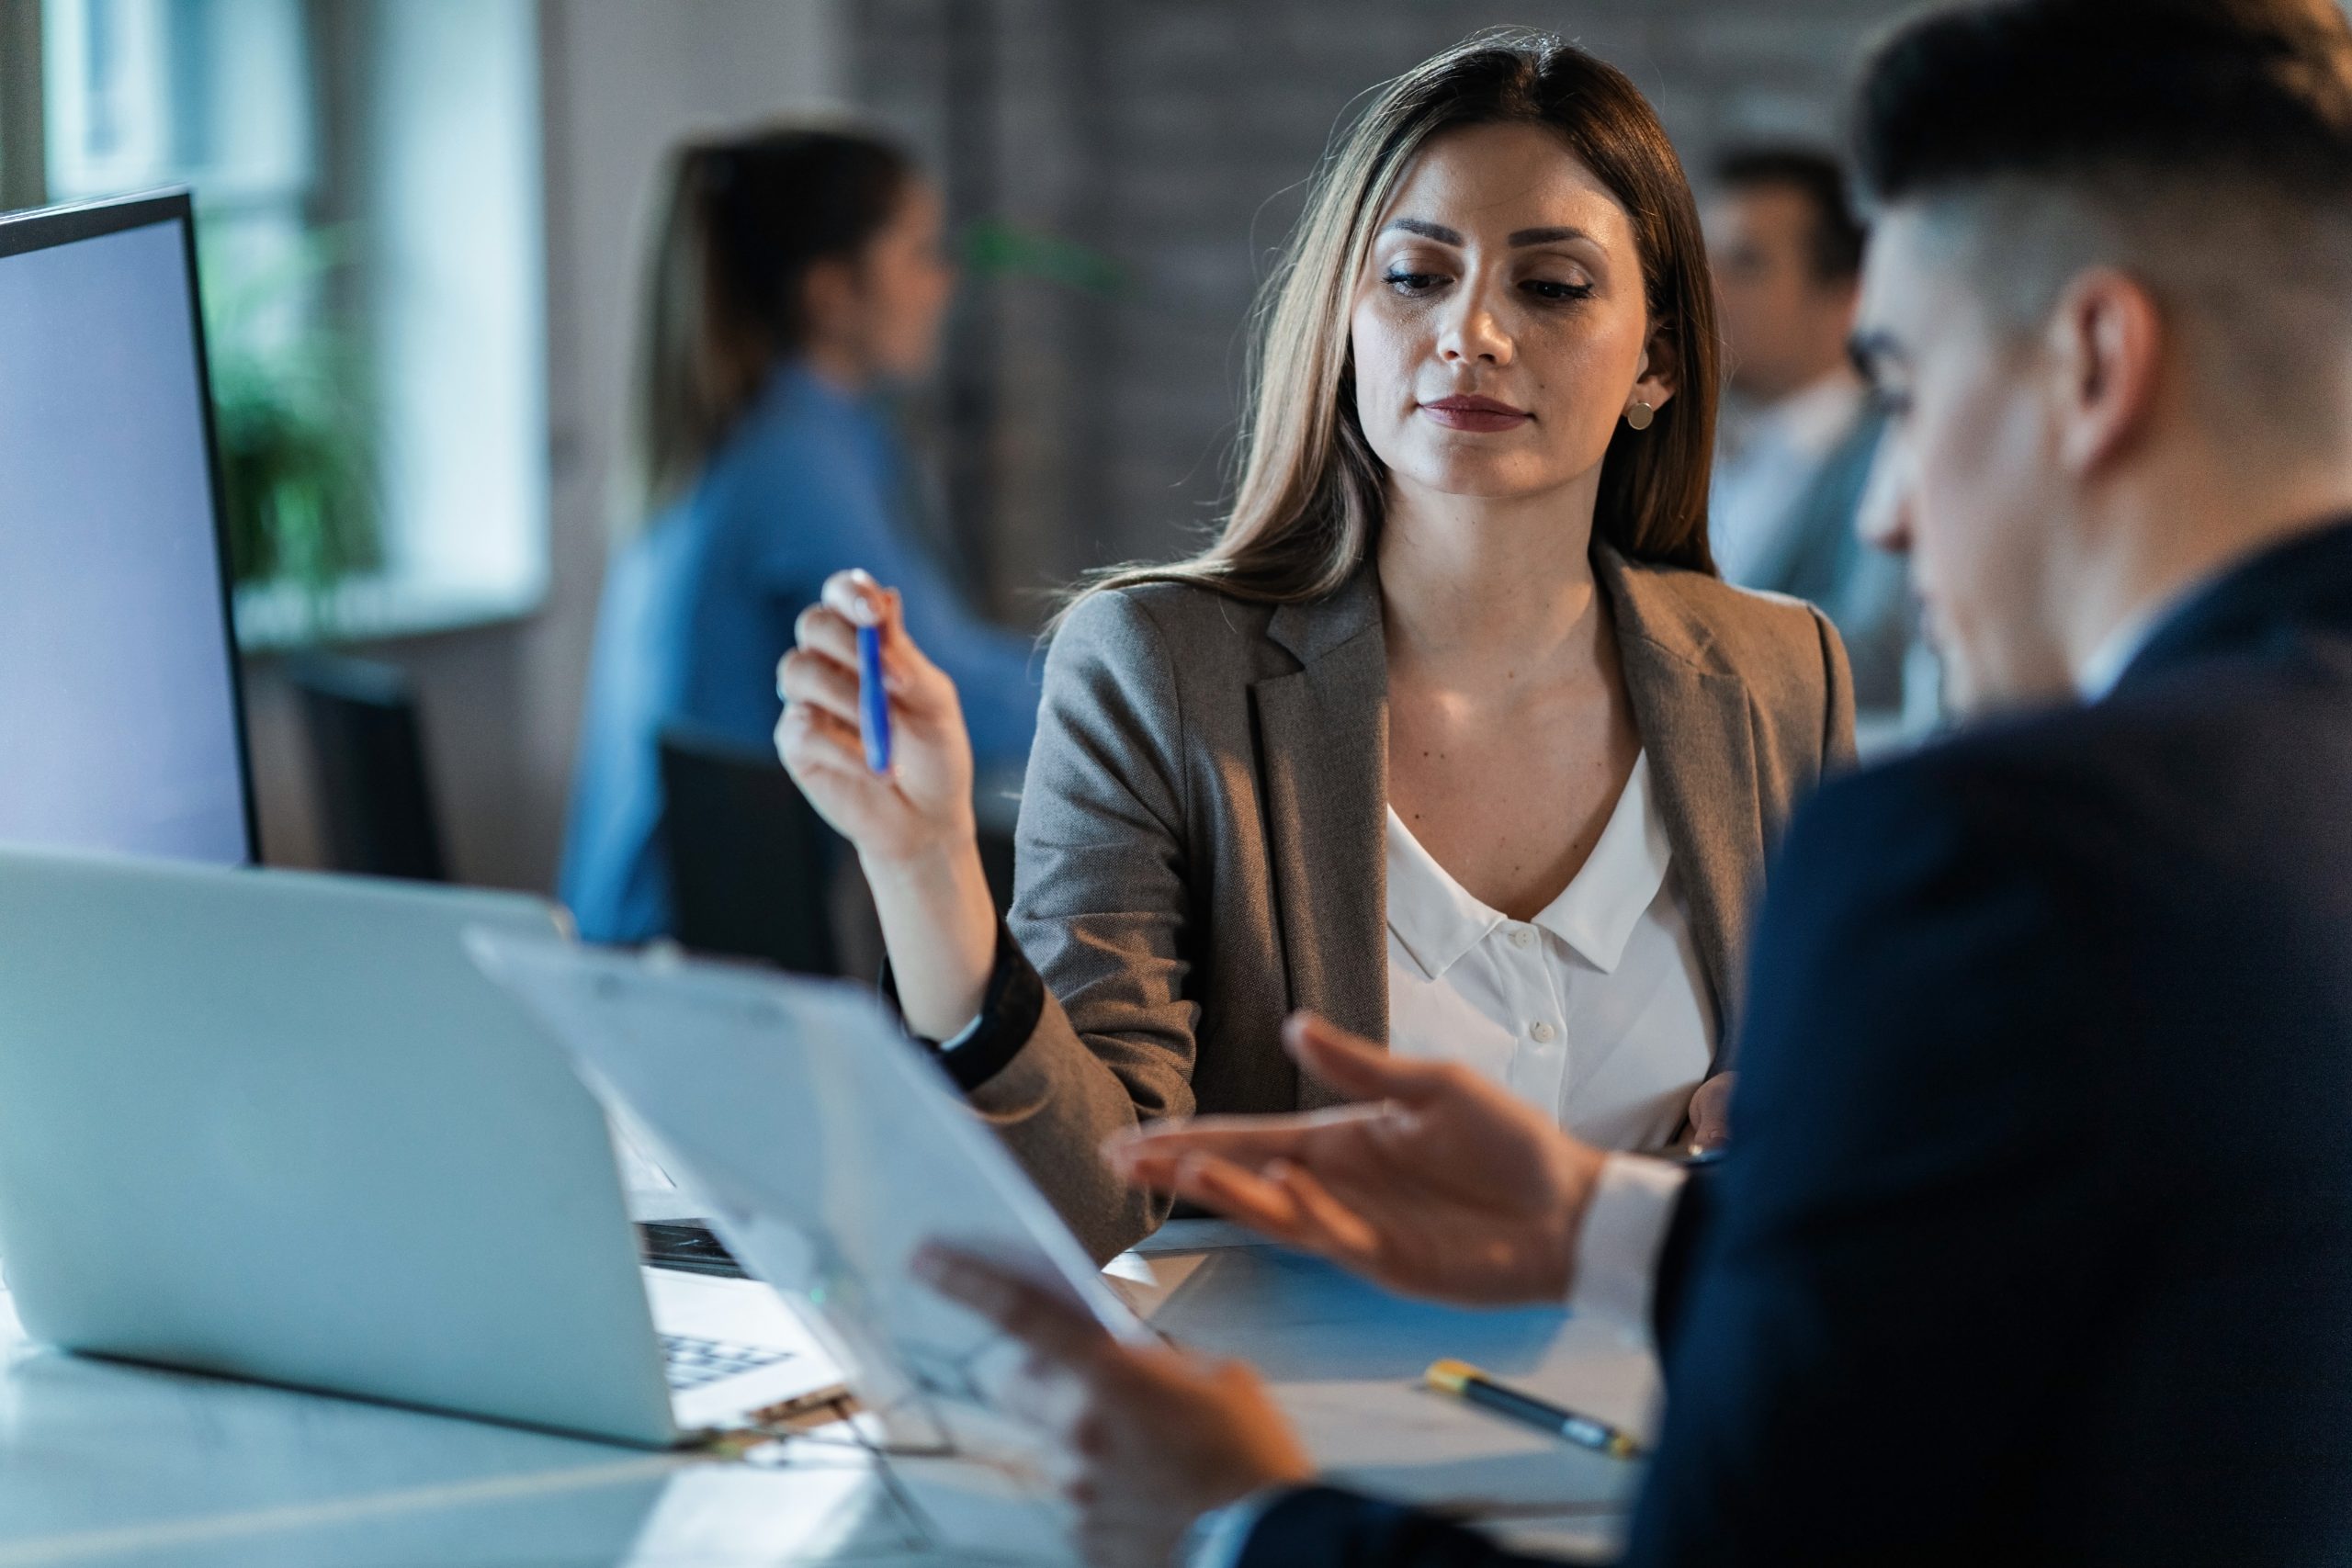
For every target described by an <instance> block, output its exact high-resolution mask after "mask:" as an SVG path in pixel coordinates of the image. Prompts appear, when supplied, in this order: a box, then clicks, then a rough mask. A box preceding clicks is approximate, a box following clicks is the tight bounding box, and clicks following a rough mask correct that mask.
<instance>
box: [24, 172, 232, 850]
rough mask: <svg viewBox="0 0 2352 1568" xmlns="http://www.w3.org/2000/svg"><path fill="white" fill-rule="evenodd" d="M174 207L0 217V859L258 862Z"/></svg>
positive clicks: (208, 423)
mask: <svg viewBox="0 0 2352 1568" xmlns="http://www.w3.org/2000/svg"><path fill="white" fill-rule="evenodd" d="M0 841H14V842H17V843H21V844H29V845H40V846H52V847H57V848H68V849H95V850H107V851H114V852H122V853H128V854H142V855H158V856H165V857H169V858H173V859H179V860H193V861H203V862H208V863H213V864H220V865H236V864H246V863H251V862H253V861H254V859H255V856H256V850H257V847H258V846H257V834H256V832H255V829H254V805H253V787H252V781H251V777H250V773H249V771H248V768H247V765H246V755H245V736H244V710H243V694H242V692H241V690H240V686H239V677H238V669H237V655H236V637H235V632H234V630H233V626H232V621H231V617H230V606H229V573H228V556H227V540H226V537H225V536H224V533H223V530H222V525H221V516H220V468H219V464H218V461H217V458H216V455H215V453H214V449H213V435H212V402H211V397H210V394H209V383H208V381H207V378H206V370H205V358H204V326H203V321H202V318H201V317H200V315H199V314H198V305H197V286H196V245H195V232H194V228H193V225H192V220H191V214H190V211H189V205H188V197H187V192H185V191H178V192H168V193H164V194H162V195H156V196H148V197H133V198H130V199H126V200H120V201H107V202H96V203H91V204H89V205H85V206H77V207H67V208H56V209H49V210H46V211H40V212H30V213H24V214H20V215H17V216H14V217H5V218H0Z"/></svg>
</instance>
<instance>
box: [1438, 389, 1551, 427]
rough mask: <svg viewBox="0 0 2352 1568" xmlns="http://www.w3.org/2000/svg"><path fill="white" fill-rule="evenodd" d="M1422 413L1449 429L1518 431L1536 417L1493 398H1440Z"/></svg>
mask: <svg viewBox="0 0 2352 1568" xmlns="http://www.w3.org/2000/svg"><path fill="white" fill-rule="evenodd" d="M1421 412H1423V413H1425V414H1427V415H1429V416H1430V418H1431V419H1433V420H1435V421H1436V422H1437V423H1440V424H1442V425H1444V426H1445V427H1446V428H1447V429H1448V430H1515V429H1517V428H1518V427H1519V426H1521V425H1522V424H1525V423H1527V422H1528V421H1529V420H1531V419H1533V418H1534V417H1535V416H1534V415H1533V414H1532V413H1529V412H1527V411H1526V410H1525V409H1516V408H1513V407H1511V406H1510V404H1509V403H1505V402H1498V401H1496V400H1494V399H1492V398H1471V397H1452V398H1440V399H1439V400H1437V401H1435V402H1433V403H1423V404H1422V405H1421Z"/></svg>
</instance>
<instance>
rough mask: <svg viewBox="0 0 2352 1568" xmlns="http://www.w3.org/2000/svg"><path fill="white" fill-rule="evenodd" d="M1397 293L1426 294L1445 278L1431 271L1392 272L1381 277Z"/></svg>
mask: <svg viewBox="0 0 2352 1568" xmlns="http://www.w3.org/2000/svg"><path fill="white" fill-rule="evenodd" d="M1381 281H1382V282H1383V283H1385V284H1386V285H1388V287H1389V288H1392V289H1395V290H1396V291H1397V293H1399V294H1407V295H1411V294H1426V293H1428V292H1429V291H1430V289H1432V288H1436V287H1437V286H1438V285H1439V284H1441V283H1442V282H1444V281H1445V280H1444V279H1443V278H1442V277H1440V276H1438V275H1437V274H1435V273H1433V272H1392V273H1390V274H1388V275H1387V276H1385V277H1383V278H1382V279H1381Z"/></svg>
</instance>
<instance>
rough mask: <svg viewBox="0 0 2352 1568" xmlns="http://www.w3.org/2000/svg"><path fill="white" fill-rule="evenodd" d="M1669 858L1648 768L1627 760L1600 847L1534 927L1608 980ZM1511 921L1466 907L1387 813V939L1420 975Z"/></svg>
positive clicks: (1436, 972) (1466, 897)
mask: <svg viewBox="0 0 2352 1568" xmlns="http://www.w3.org/2000/svg"><path fill="white" fill-rule="evenodd" d="M1672 858H1673V849H1672V846H1671V845H1670V844H1669V842H1668V839H1667V835H1666V824H1665V822H1664V821H1663V820H1662V819H1661V818H1659V817H1658V814H1657V812H1656V811H1655V810H1654V809H1652V805H1651V800H1650V760H1649V753H1648V752H1646V751H1645V752H1643V753H1642V754H1641V755H1640V756H1638V757H1636V758H1634V771H1633V773H1631V774H1630V775H1628V776H1627V778H1626V780H1625V788H1624V792H1623V794H1621V795H1619V796H1618V797H1617V805H1616V807H1615V808H1614V809H1613V810H1611V812H1610V814H1609V822H1608V825H1607V826H1606V827H1604V828H1602V829H1601V830H1600V840H1599V841H1598V842H1597V843H1595V844H1594V845H1593V847H1592V853H1591V854H1590V855H1589V857H1588V858H1587V859H1586V861H1585V863H1584V867H1583V869H1582V870H1580V871H1578V872H1577V874H1576V876H1575V878H1574V879H1573V880H1572V881H1570V882H1569V884H1568V885H1567V886H1566V887H1564V888H1562V889H1561V890H1560V896H1559V897H1556V898H1555V899H1553V900H1552V902H1551V903H1550V904H1548V905H1546V906H1544V909H1543V910H1542V912H1540V913H1539V914H1537V915H1536V917H1535V919H1534V920H1533V922H1532V923H1533V924H1534V925H1536V926H1539V927H1541V928H1542V929H1543V930H1544V931H1549V932H1550V933H1551V934H1552V935H1554V936H1555V937H1558V938H1559V939H1560V940H1561V941H1562V942H1566V944H1567V945H1568V946H1569V948H1571V949H1572V950H1574V951H1575V953H1577V955H1578V956H1579V957H1581V958H1583V959H1584V960H1585V962H1587V963H1588V964H1591V965H1592V966H1593V967H1594V968H1596V969H1598V970H1600V972H1601V973H1602V974H1604V975H1606V974H1609V973H1611V972H1612V971H1613V970H1615V968H1616V967H1617V963H1618V960H1619V959H1621V958H1622V957H1623V956H1624V953H1625V943H1626V942H1627V941H1628V940H1630V939H1631V938H1632V936H1633V934H1634V927H1636V926H1637V925H1639V924H1640V923H1641V919H1642V916H1643V915H1644V914H1645V912H1647V910H1648V909H1649V907H1650V905H1651V904H1652V903H1654V902H1656V901H1657V894H1658V889H1659V888H1660V887H1662V886H1665V883H1666V873H1667V866H1668V863H1669V862H1670V861H1671V860H1672ZM1508 924H1510V920H1509V919H1507V918H1506V917H1505V916H1503V915H1501V914H1499V913H1498V912H1497V911H1495V910H1493V909H1490V908H1487V906H1486V905H1484V904H1482V903H1480V902H1479V901H1478V900H1477V899H1476V898H1475V897H1471V895H1470V894H1469V892H1468V891H1467V890H1466V889H1464V887H1463V886H1462V885H1461V884H1460V883H1457V882H1456V881H1454V880H1453V877H1452V876H1451V875H1449V874H1447V872H1446V869H1445V868H1444V867H1443V866H1442V865H1440V864H1438V863H1437V861H1436V860H1435V859H1434V858H1433V857H1432V856H1431V855H1430V852H1428V851H1427V850H1425V849H1423V848H1422V847H1421V842H1420V840H1419V839H1416V838H1414V837H1413V834H1412V829H1409V828H1408V827H1406V826H1405V821H1404V818H1400V817H1398V816H1397V808H1396V807H1393V806H1392V807H1389V808H1388V929H1389V930H1390V931H1393V932H1395V933H1396V936H1397V941H1398V942H1400V943H1402V944H1403V946H1404V948H1405V951H1406V952H1407V953H1410V954H1411V955H1412V958H1413V962H1414V963H1416V964H1419V965H1420V966H1421V972H1422V973H1423V974H1425V975H1427V976H1429V977H1430V979H1432V980H1434V979H1436V978H1438V977H1439V976H1442V975H1443V974H1444V973H1445V972H1446V971H1447V970H1449V969H1451V968H1453V965H1454V964H1457V963H1459V962H1460V961H1461V959H1462V956H1463V954H1464V953H1468V952H1469V951H1470V950H1471V949H1472V948H1474V947H1476V946H1477V945H1478V943H1479V942H1483V941H1485V940H1486V938H1487V936H1488V935H1489V934H1490V933H1491V932H1493V931H1495V930H1496V929H1497V928H1498V927H1500V926H1504V925H1508Z"/></svg>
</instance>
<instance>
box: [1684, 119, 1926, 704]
mask: <svg viewBox="0 0 2352 1568" xmlns="http://www.w3.org/2000/svg"><path fill="white" fill-rule="evenodd" d="M1715 184H1716V196H1715V199H1714V201H1713V204H1712V205H1711V206H1710V207H1709V209H1708V211H1707V242H1708V249H1709V253H1710V257H1711V259H1712V261H1713V265H1714V271H1715V294H1716V298H1717V299H1718V300H1719V302H1720V305H1721V316H1720V320H1721V321H1722V322H1723V332H1724V339H1725V344H1726V347H1727V348H1728V349H1729V354H1728V355H1727V362H1728V364H1729V365H1730V367H1731V392H1732V397H1731V398H1730V400H1728V401H1727V403H1726V406H1725V408H1724V424H1723V430H1724V438H1723V442H1722V446H1721V448H1720V449H1719V451H1718V452H1717V454H1716V466H1715V481H1714V491H1713V496H1712V497H1711V498H1710V505H1711V508H1712V510H1713V517H1714V547H1715V560H1716V563H1717V565H1719V566H1720V567H1721V568H1722V569H1723V574H1724V577H1725V578H1726V579H1727V580H1729V581H1733V582H1736V583H1738V584H1739V585H1740V586H1742V587H1744V588H1764V589H1770V590H1771V591H1773V592H1779V593H1791V594H1794V595H1795V596H1796V597H1798V598H1800V599H1806V600H1810V601H1811V602H1813V603H1814V604H1818V605H1820V606H1821V607H1822V609H1823V610H1825V611H1826V612H1827V614H1828V615H1829V618H1830V619H1831V620H1832V621H1834V622H1836V623H1837V626H1838V633H1839V634H1840V635H1841V636H1843V637H1845V639H1846V651H1847V653H1848V655H1849V657H1850V658H1851V659H1852V660H1853V665H1854V698H1855V704H1856V705H1857V706H1858V707H1859V708H1860V709H1861V710H1862V711H1863V712H1864V713H1865V714H1875V715H1883V716H1886V720H1885V721H1891V720H1892V718H1893V716H1894V715H1895V714H1897V713H1899V712H1900V710H1901V709H1902V708H1903V706H1904V701H1903V698H1904V678H1903V677H1904V660H1905V653H1906V651H1907V650H1908V649H1909V648H1910V646H1911V642H1912V632H1913V626H1912V616H1911V614H1910V608H1909V604H1910V601H1909V597H1908V595H1907V594H1906V592H1905V589H1904V582H1903V568H1902V564H1901V563H1900V562H1899V561H1896V560H1895V559H1894V558H1892V557H1891V556H1888V555H1886V554H1884V553H1883V552H1881V551H1878V550H1875V549H1872V548H1871V547H1869V546H1867V545H1866V544H1864V543H1863V542H1862V540H1861V537H1860V536H1859V535H1858V534H1857V533H1856V531H1855V527H1854V519H1855V514H1856V513H1857V512H1858V510H1859V509H1860V506H1861V502H1862V498H1863V492H1864V491H1865V489H1866V488H1867V486H1868V483H1869V480H1870V477H1871V466H1872V463H1873V461H1874V459H1875V458H1876V457H1877V454H1878V449H1879V437H1880V435H1881V434H1882V433H1883V430H1884V428H1885V421H1884V419H1883V417H1882V416H1881V415H1880V413H1879V412H1878V411H1877V410H1876V409H1875V408H1874V407H1872V406H1871V400H1870V396H1869V391H1868V389H1866V388H1865V387H1864V386H1863V384H1862V378H1861V377H1860V375H1859V374H1857V373H1856V371H1855V369H1854V367H1853V366H1852V365H1851V364H1850V363H1849V361H1848V359H1847V355H1846V339H1847V334H1848V333H1850V332H1851V331H1852V330H1853V324H1854V303H1855V296H1856V291H1857V289H1858V288H1859V286H1860V278H1861V265H1862V242H1863V238H1864V231H1863V229H1862V225H1861V224H1860V221H1859V220H1857V219H1856V218H1855V216H1854V212H1853V209H1852V206H1851V204H1850V202H1849V199H1848V197H1847V192H1846V178H1845V175H1844V174H1843V173H1842V172H1841V171H1840V170H1839V168H1838V164H1837V163H1836V162H1835V161H1834V160H1832V159H1831V158H1829V157H1827V156H1826V155H1824V154H1822V153H1819V152H1805V151H1799V150H1794V149H1768V148H1751V149H1747V150H1743V151H1740V152H1734V153H1732V154H1731V155H1730V156H1728V157H1726V158H1725V159H1724V161H1723V162H1722V164H1719V165H1718V166H1717V168H1716V171H1715Z"/></svg>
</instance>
